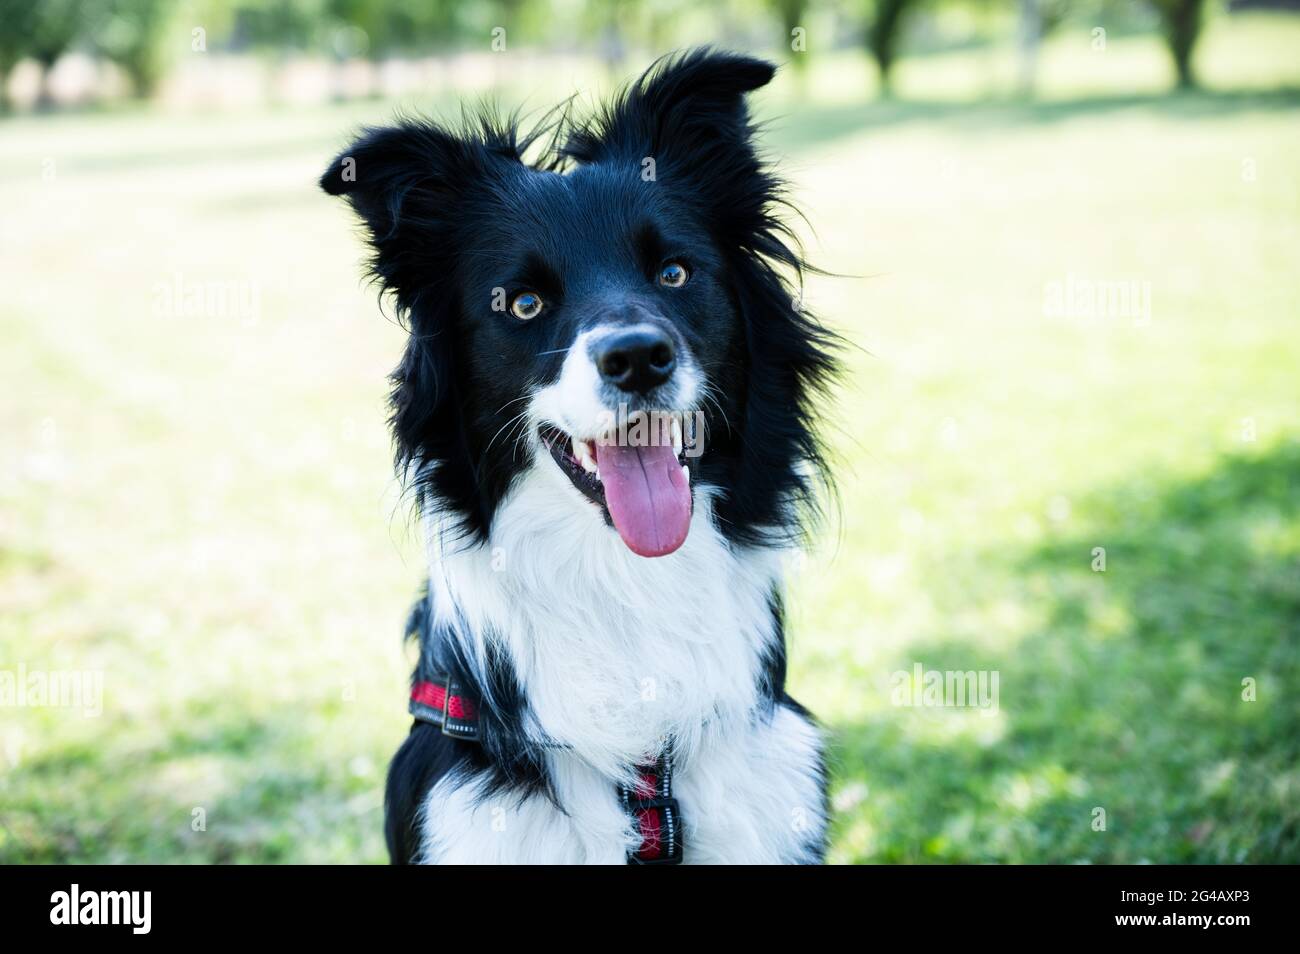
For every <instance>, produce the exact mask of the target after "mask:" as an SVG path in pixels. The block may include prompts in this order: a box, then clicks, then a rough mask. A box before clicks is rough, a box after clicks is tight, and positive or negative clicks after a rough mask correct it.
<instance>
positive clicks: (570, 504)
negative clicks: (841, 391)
mask: <svg viewBox="0 0 1300 954" xmlns="http://www.w3.org/2000/svg"><path fill="white" fill-rule="evenodd" d="M774 71H775V67H774V66H772V65H771V64H769V63H767V62H764V61H762V60H759V59H754V58H750V57H747V56H743V55H739V54H733V53H727V52H722V51H717V50H713V49H709V48H704V49H695V50H690V51H687V52H685V53H679V54H676V55H673V56H670V57H667V58H665V59H663V60H660V61H659V62H657V63H656V64H655V65H654V66H652V67H651V68H650V69H649V70H648V71H647V72H646V73H645V74H643V75H642V76H641V77H640V78H639V79H638V80H636V81H635V82H633V83H631V84H630V85H628V86H627V87H626V88H624V90H623V91H622V92H621V93H619V94H618V95H617V96H616V97H614V98H613V100H612V101H611V102H609V103H608V104H606V105H605V106H604V107H603V108H601V109H598V110H596V111H595V112H594V113H593V114H592V115H591V116H588V117H586V118H583V119H581V120H579V119H576V118H575V117H574V116H573V115H572V109H571V108H565V107H562V108H561V111H559V112H554V111H553V112H552V113H550V114H547V116H546V117H544V118H543V120H541V121H539V122H538V123H537V124H536V127H535V128H534V129H533V130H532V131H530V132H528V133H523V132H521V131H520V128H519V127H520V124H519V121H518V119H517V117H515V118H512V119H510V120H505V121H503V120H498V119H496V118H495V117H494V115H493V114H492V112H491V110H487V109H484V110H482V111H480V113H478V114H470V115H469V116H468V117H467V118H465V119H463V120H462V121H461V123H460V124H459V125H455V126H446V125H440V124H437V123H434V122H431V121H428V120H425V119H420V118H399V119H398V120H397V121H396V122H395V124H394V125H392V126H389V127H383V128H369V129H366V130H363V131H362V132H361V134H360V135H359V137H358V138H357V139H356V140H355V141H354V142H353V143H352V144H351V145H350V146H349V147H348V148H347V149H346V150H344V152H343V153H342V154H340V155H339V156H338V157H336V158H335V159H334V160H333V162H332V163H331V164H330V165H329V167H328V169H327V170H326V172H325V173H324V175H323V176H322V178H321V180H320V184H321V187H322V188H323V189H324V191H325V192H327V193H328V194H330V195H333V196H343V197H344V198H345V199H346V200H347V202H348V203H349V204H350V205H351V208H352V209H353V210H354V211H355V213H356V214H357V216H359V218H360V221H361V223H362V224H363V226H364V233H365V235H366V237H367V239H368V241H369V246H370V250H371V253H372V254H371V257H370V261H369V267H370V274H371V277H372V278H373V279H374V280H375V282H376V283H377V285H378V287H379V288H380V290H381V295H385V294H386V295H388V296H391V301H392V302H393V303H394V305H395V307H396V310H397V312H398V314H399V315H400V316H401V317H402V319H403V323H404V326H405V327H406V328H408V329H409V332H410V334H409V338H408V340H407V342H406V346H405V353H404V355H403V357H402V358H401V361H400V364H399V366H398V368H397V370H396V371H395V372H394V373H393V375H392V379H391V383H392V394H391V408H392V417H391V426H392V431H393V435H394V443H395V446H396V458H397V470H398V473H399V475H401V477H402V478H403V481H404V483H405V486H406V487H407V488H408V489H409V491H410V492H411V495H412V498H413V500H414V501H415V502H416V505H417V507H418V510H419V513H420V517H421V525H422V527H423V531H424V538H425V540H426V544H427V551H428V556H429V577H428V585H427V587H426V588H425V591H424V595H423V597H422V598H421V599H420V600H419V601H418V602H417V603H416V605H415V608H414V609H413V611H412V613H411V617H410V623H409V625H408V635H409V636H411V637H412V638H414V639H416V640H418V643H419V650H420V653H419V662H418V664H417V666H416V670H415V673H414V676H413V681H412V694H411V699H410V702H409V705H410V709H411V711H412V713H413V714H414V715H415V716H416V719H415V722H414V724H413V726H412V729H411V731H410V734H409V735H408V737H407V738H406V741H405V742H404V743H403V744H402V746H401V748H400V749H399V751H398V752H397V754H396V756H395V757H394V759H393V761H392V764H391V766H390V768H389V773H388V780H387V790H386V797H385V809H386V825H385V828H386V837H387V842H388V849H389V854H390V857H391V860H392V861H393V862H394V863H409V862H422V863H594V864H626V863H644V864H654V863H678V862H687V863H705V864H707V863H754V864H765V863H816V862H819V861H821V860H822V859H823V856H824V852H825V842H826V830H827V818H828V808H827V781H826V762H825V755H824V741H823V733H822V731H821V729H820V728H819V727H818V725H817V723H816V722H815V721H814V719H813V718H812V716H810V714H809V713H808V711H807V710H805V709H804V708H803V707H802V706H801V705H800V704H799V703H797V702H795V701H794V700H793V699H792V698H790V696H789V695H787V693H786V690H785V675H786V640H785V633H784V626H783V608H782V596H781V593H782V583H781V578H782V568H783V566H784V565H785V563H786V562H787V561H786V560H785V557H786V556H787V555H788V554H790V553H791V552H797V548H798V546H799V545H800V544H801V543H802V542H803V541H804V540H805V538H806V537H807V535H808V533H809V532H810V529H811V528H812V527H814V526H815V525H816V524H817V522H818V520H817V515H818V513H819V512H820V510H821V509H823V508H822V507H820V506H819V501H823V500H825V499H826V491H827V489H828V488H830V486H831V485H830V481H829V478H828V476H827V467H826V456H825V453H824V449H823V446H822V443H821V442H820V440H819V438H818V435H817V428H816V427H815V425H816V423H817V421H818V417H819V411H818V408H819V407H820V406H821V403H822V401H821V399H822V398H823V397H824V396H825V394H826V393H827V391H828V389H829V387H830V385H831V384H832V383H833V379H834V377H835V374H836V371H837V368H838V361H837V357H836V355H837V352H838V348H839V339H838V338H836V336H835V335H834V334H833V333H831V332H830V331H829V330H827V329H826V328H825V327H824V326H823V325H822V324H821V323H820V322H819V321H817V320H816V319H815V318H814V317H813V316H812V315H811V314H809V313H808V312H807V311H806V310H804V309H802V308H801V307H800V306H799V304H798V303H797V301H796V299H795V297H794V296H793V294H792V292H793V291H794V289H795V288H796V285H795V282H796V281H798V282H801V281H802V276H803V274H804V270H805V269H806V268H808V267H809V266H807V265H806V264H805V262H804V260H803V256H802V253H801V252H800V251H799V245H798V243H797V241H796V240H795V239H794V237H793V234H792V232H791V231H790V230H789V228H788V226H787V225H785V224H784V223H783V218H782V215H781V213H782V212H783V210H784V208H785V206H786V199H785V198H784V195H785V193H784V186H783V182H782V180H781V179H780V178H779V177H778V175H777V174H776V173H775V171H774V170H773V169H772V168H770V166H769V164H767V163H766V162H764V160H763V159H762V158H761V157H760V154H759V152H758V151H757V148H756V145H755V135H756V129H755V127H754V125H753V124H752V123H751V121H750V118H749V113H748V108H747V104H746V96H747V94H749V93H750V92H751V91H753V90H756V89H758V88H760V87H762V86H764V85H765V84H767V83H768V82H769V81H770V80H771V79H772V77H773V75H774ZM526 153H528V154H531V155H532V158H529V159H526V158H525V154H526Z"/></svg>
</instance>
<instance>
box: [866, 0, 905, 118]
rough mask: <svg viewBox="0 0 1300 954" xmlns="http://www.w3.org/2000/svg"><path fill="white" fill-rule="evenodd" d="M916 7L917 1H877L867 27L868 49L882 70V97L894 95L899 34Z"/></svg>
mask: <svg viewBox="0 0 1300 954" xmlns="http://www.w3.org/2000/svg"><path fill="white" fill-rule="evenodd" d="M915 5H916V4H915V0H875V2H874V4H873V10H872V15H871V20H870V23H869V24H868V26H867V48H868V49H869V50H871V55H872V56H874V57H875V59H876V66H877V67H879V69H880V92H881V95H882V96H889V95H891V93H892V88H891V86H890V70H891V69H892V67H893V65H894V56H895V53H896V52H897V50H898V40H899V33H900V31H901V28H902V26H903V21H904V19H906V16H907V14H908V12H909V11H910V10H911V8H912V7H914V6H915Z"/></svg>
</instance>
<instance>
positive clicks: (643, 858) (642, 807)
mask: <svg viewBox="0 0 1300 954" xmlns="http://www.w3.org/2000/svg"><path fill="white" fill-rule="evenodd" d="M618 795H619V798H620V799H622V801H623V808H624V809H625V810H626V811H627V813H628V814H629V815H631V816H632V818H633V820H634V821H635V822H636V825H637V830H638V831H640V833H641V846H640V847H639V848H637V850H636V851H634V852H632V854H630V855H628V859H627V862H628V864H635V865H675V864H680V863H681V860H682V825H681V809H679V808H678V807H677V799H675V798H673V768H672V763H671V762H670V761H669V760H668V757H667V756H666V755H663V756H660V757H659V758H658V759H656V760H655V761H653V762H649V763H646V764H644V765H638V766H637V781H636V787H635V789H634V790H633V789H629V788H628V787H627V786H625V785H620V786H619V788H618Z"/></svg>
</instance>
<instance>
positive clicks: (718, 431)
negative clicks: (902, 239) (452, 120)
mask: <svg viewBox="0 0 1300 954" xmlns="http://www.w3.org/2000/svg"><path fill="white" fill-rule="evenodd" d="M772 74H773V67H772V66H771V65H770V64H767V63H764V62H762V61H759V60H754V59H750V58H748V57H744V56H739V55H734V54H727V53H717V52H712V51H709V50H697V51H693V52H691V53H688V54H685V55H682V56H678V57H676V58H670V59H667V60H664V61H662V62H661V63H659V64H658V65H657V66H656V67H654V68H652V69H651V70H649V71H648V72H647V73H646V74H645V75H644V76H642V77H641V79H640V80H638V81H637V82H636V83H634V84H633V85H632V86H631V87H630V88H629V89H628V90H627V91H626V92H625V93H624V94H623V95H622V96H621V97H619V98H618V99H617V100H616V102H615V103H614V104H613V105H611V106H610V107H608V108H607V109H606V110H605V111H604V112H603V113H602V114H601V115H600V116H598V117H597V118H595V119H592V120H590V121H588V122H585V123H575V122H573V121H571V120H569V119H568V118H567V117H561V118H560V119H558V120H555V121H553V122H552V123H551V124H550V125H547V124H545V123H544V124H543V125H542V127H541V128H539V129H538V130H535V131H534V132H533V133H532V134H531V135H527V136H525V135H522V134H521V133H520V132H519V130H518V128H517V126H516V125H514V124H513V123H510V124H502V123H499V122H497V121H495V120H494V119H492V118H491V117H489V116H486V115H485V116H482V117H479V118H478V119H477V120H475V121H472V122H471V121H466V122H464V123H463V124H462V128H460V129H459V130H454V131H453V130H450V129H447V128H444V127H441V126H438V125H435V124H433V123H431V122H428V121H425V120H417V119H407V120H404V121H402V122H400V123H399V124H398V125H396V126H392V127H387V128H382V129H370V130H367V131H366V132H365V133H364V134H363V135H362V136H361V137H360V138H359V139H358V140H357V141H356V142H354V143H353V144H352V146H351V147H349V148H348V149H347V150H345V151H344V152H343V153H342V154H340V155H339V156H338V157H337V158H336V159H335V160H334V162H333V163H331V165H330V167H329V169H328V170H327V171H326V172H325V174H324V175H323V176H322V177H321V186H322V188H324V189H325V191H326V192H328V193H330V194H331V195H343V196H346V197H347V199H348V201H349V202H350V203H351V204H352V206H353V208H354V209H355V210H356V211H357V213H358V214H359V215H360V217H361V219H362V220H363V221H364V222H365V224H366V226H367V235H368V237H369V240H370V244H371V248H372V253H373V254H372V257H371V263H370V264H371V272H372V275H373V278H374V279H375V280H376V282H378V284H379V287H380V288H381V290H382V291H383V292H386V293H389V294H390V295H391V296H392V299H393V301H394V303H395V304H396V307H397V312H398V315H399V317H401V318H402V319H403V320H404V321H405V322H407V323H408V325H409V328H410V331H411V336H410V340H409V343H408V345H407V350H406V354H405V356H404V357H403V358H402V362H401V364H400V366H399V367H398V369H397V371H396V372H394V374H393V392H392V409H393V415H392V425H393V433H394V437H395V440H396V444H397V462H398V465H399V471H400V472H402V473H403V474H404V475H406V476H408V477H410V479H411V480H412V481H413V484H414V490H415V492H416V495H417V498H419V497H423V496H424V495H425V494H426V493H430V492H432V493H433V494H434V495H436V497H437V498H438V499H439V501H440V504H441V505H442V506H444V507H446V508H447V509H448V510H449V511H450V512H452V513H455V514H456V515H457V516H458V517H459V518H460V522H461V526H462V527H463V529H464V531H465V532H466V533H467V534H469V535H471V536H473V537H475V538H477V539H486V536H487V533H488V531H489V529H490V527H491V523H492V516H493V514H494V513H495V510H496V506H497V504H498V503H499V502H500V500H501V499H502V497H503V496H504V495H505V493H506V491H507V490H508V489H509V487H510V485H511V482H512V481H513V480H514V478H515V477H516V475H518V474H519V473H520V472H521V470H522V469H523V467H524V465H525V463H526V461H524V460H522V459H521V455H520V453H519V448H518V446H517V444H516V442H515V441H514V440H513V439H512V437H511V431H510V428H511V419H512V418H513V417H514V415H515V414H516V413H517V409H518V406H519V405H518V401H517V399H518V398H520V397H521V395H522V394H523V393H524V389H525V388H526V387H528V386H530V385H539V384H546V383H549V382H551V381H553V380H554V379H555V377H556V375H557V374H558V373H559V369H560V365H561V363H562V359H563V355H562V353H561V350H562V349H563V347H564V346H566V345H567V344H568V342H569V341H571V340H572V339H573V336H574V330H575V328H576V327H577V326H579V325H580V324H581V323H582V322H583V321H584V320H586V319H588V318H589V317H590V315H591V313H592V311H593V310H594V309H599V308H607V307H609V306H610V304H611V293H610V292H609V291H608V283H609V280H610V279H611V278H612V279H615V280H616V281H617V282H618V283H620V285H621V286H622V287H623V288H624V289H626V290H627V292H628V294H627V296H624V297H620V296H619V295H618V293H617V291H616V292H614V293H613V296H614V298H617V299H618V300H619V301H635V300H637V297H639V298H641V299H649V300H651V301H652V302H653V304H654V306H655V307H656V308H659V309H662V310H667V311H669V312H670V315H669V317H670V318H671V319H672V321H673V324H674V326H675V327H676V328H678V329H679V330H680V331H681V333H682V335H683V337H684V338H685V340H686V341H687V343H688V345H689V346H690V347H691V349H692V350H693V351H694V353H695V355H696V357H697V358H698V359H699V361H700V364H701V366H702V368H703V370H704V372H705V374H706V376H707V377H708V380H709V382H710V385H711V398H712V399H711V400H709V401H707V402H706V405H705V408H704V411H705V415H706V426H707V432H708V439H709V440H708V453H707V454H705V455H704V456H703V457H702V458H701V459H700V461H699V467H700V469H699V473H698V475H697V476H696V477H694V478H693V479H697V480H699V481H702V482H705V483H709V484H713V485H715V486H717V487H719V488H721V490H722V493H721V494H720V495H719V500H718V503H717V507H716V514H717V517H718V521H719V526H720V528H721V531H722V532H723V533H724V534H725V535H726V536H727V537H728V538H729V539H731V540H733V541H735V542H740V543H758V542H765V541H768V542H770V541H771V539H772V538H773V536H776V537H788V536H791V535H795V534H797V533H798V532H799V531H800V530H801V529H802V522H801V518H802V517H805V516H807V515H809V514H810V513H811V512H812V511H811V505H815V493H814V490H815V488H814V487H812V486H810V484H809V477H808V475H807V473H806V472H803V471H800V470H797V469H796V468H795V467H794V466H793V464H794V462H795V461H796V460H800V459H802V460H805V461H808V462H809V463H810V464H812V465H813V466H812V472H813V473H814V474H816V475H818V476H820V475H821V474H823V473H824V471H823V469H822V468H821V464H822V463H823V455H822V451H821V447H820V445H819V442H818V439H817V433H816V431H815V429H814V427H813V420H814V415H815V407H814V405H815V403H816V399H817V397H818V394H819V392H820V391H821V390H822V389H823V387H824V386H825V385H826V384H827V383H828V381H829V379H830V377H831V376H832V374H833V372H834V369H835V360H834V351H835V348H836V344H837V342H836V339H835V338H834V336H833V335H832V334H830V333H829V332H827V331H826V330H825V329H824V328H822V327H821V326H820V325H819V324H818V323H817V322H816V321H815V320H814V319H813V318H812V317H811V316H810V315H808V314H807V313H806V312H804V311H802V310H801V309H800V308H799V307H798V306H797V305H796V304H795V298H794V295H793V294H792V291H793V289H792V288H791V286H790V285H789V284H788V283H787V281H786V280H785V279H784V278H783V277H782V274H781V271H780V270H781V269H785V270H786V271H787V272H788V273H789V275H791V276H792V277H794V278H798V277H799V276H800V274H801V272H802V270H803V268H804V267H805V266H804V263H803V260H802V257H801V255H800V254H799V252H798V250H797V246H796V245H795V243H794V242H793V240H792V239H791V236H790V233H789V231H788V229H787V228H786V227H785V226H784V225H783V224H782V223H781V221H780V220H779V219H778V217H777V213H778V212H779V210H780V209H781V208H782V207H783V205H784V198H783V192H782V184H781V182H780V180H779V179H778V178H777V177H776V176H775V175H774V174H773V173H772V172H771V171H770V170H769V169H768V168H767V167H765V166H764V165H763V163H762V162H761V161H760V159H759V156H758V154H757V152H756V150H755V148H754V146H753V143H752V141H751V137H752V133H753V129H752V126H751V124H750V122H749V118H748V113H747V110H746V108H745V103H744V98H743V96H744V94H745V93H747V92H749V91H751V90H753V89H756V88H758V87H760V86H762V85H764V84H765V83H767V82H768V81H769V80H770V79H771V77H772ZM533 147H540V149H541V152H542V155H541V156H540V157H538V158H535V159H533V160H532V161H531V162H526V161H525V159H524V154H525V153H526V152H529V151H530V149H531V148H533ZM647 159H652V160H654V172H655V179H654V181H649V182H647V181H644V180H643V178H642V172H643V169H644V168H645V165H644V162H645V160H647ZM350 176H351V177H350ZM562 180H566V181H562ZM669 255H675V256H679V257H681V258H683V259H685V260H687V261H688V262H689V263H690V265H691V267H692V273H693V277H692V286H693V287H692V289H691V294H690V295H676V296H671V297H669V296H664V295H662V294H657V291H658V292H661V291H662V290H649V291H647V290H646V288H645V287H644V286H646V284H647V282H646V274H647V273H651V274H653V271H654V269H656V268H657V267H658V265H659V264H660V262H661V261H662V259H663V258H665V257H667V256H669ZM597 280H599V282H600V284H601V286H602V287H603V288H604V289H605V291H604V292H603V293H596V292H594V291H593V290H592V289H593V288H594V286H595V285H596V283H597ZM495 288H504V289H505V290H506V292H507V293H508V294H513V293H514V292H516V291H519V290H523V289H526V288H527V289H535V290H537V291H539V292H541V293H542V294H543V295H544V296H546V297H547V300H548V303H553V304H552V305H551V306H550V308H549V310H548V315H547V319H546V320H545V321H534V322H529V323H520V322H517V321H512V320H511V319H510V317H509V316H508V315H502V314H500V313H498V312H494V311H492V310H491V302H492V300H493V289H495ZM633 296H636V297H633ZM503 367H508V368H510V369H511V370H512V373H511V374H502V373H500V371H501V369H502V368H503ZM503 428H504V429H505V430H504V432H503ZM430 463H435V464H437V466H436V467H432V468H431V467H425V466H422V465H425V464H430Z"/></svg>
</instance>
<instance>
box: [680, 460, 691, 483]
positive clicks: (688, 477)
mask: <svg viewBox="0 0 1300 954" xmlns="http://www.w3.org/2000/svg"><path fill="white" fill-rule="evenodd" d="M682 476H683V477H685V478H686V482H687V483H688V484H689V483H690V482H691V469H690V468H689V467H687V466H686V465H685V464H682Z"/></svg>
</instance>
